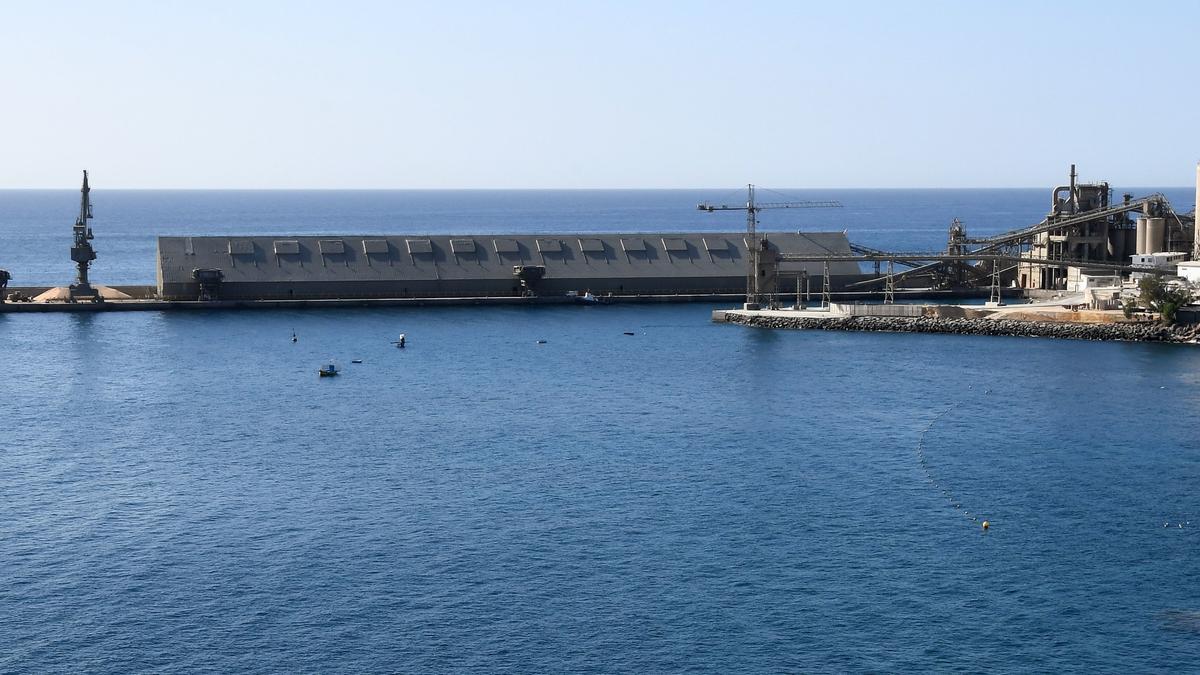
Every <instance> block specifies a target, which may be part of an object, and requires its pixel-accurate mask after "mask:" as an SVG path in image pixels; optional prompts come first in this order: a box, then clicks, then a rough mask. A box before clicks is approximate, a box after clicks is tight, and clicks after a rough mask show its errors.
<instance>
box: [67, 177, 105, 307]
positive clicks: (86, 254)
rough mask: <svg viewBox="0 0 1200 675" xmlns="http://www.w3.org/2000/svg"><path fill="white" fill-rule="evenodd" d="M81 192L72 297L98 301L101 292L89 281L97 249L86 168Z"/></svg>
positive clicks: (76, 227) (72, 249) (74, 248)
mask: <svg viewBox="0 0 1200 675" xmlns="http://www.w3.org/2000/svg"><path fill="white" fill-rule="evenodd" d="M79 192H80V198H79V217H78V218H76V219H75V227H74V234H75V241H74V243H73V244H72V246H71V260H74V261H75V264H76V265H78V267H79V274H78V278H77V279H76V282H75V283H74V284H71V288H70V299H71V301H72V302H77V301H79V300H89V301H92V302H97V301H99V300H100V294H99V293H97V292H96V290H95V289H94V288H92V286H91V284H89V283H88V265H90V264H92V261H93V260H95V259H96V250H95V249H93V248H92V244H91V241H92V239H93V238H94V237H93V236H92V228H90V227H88V224H87V221H88V220H90V219H91V218H92V198H91V192H92V189H91V188H90V187H88V174H87V170H86V169H85V170H84V172H83V187H82V188H80V190H79Z"/></svg>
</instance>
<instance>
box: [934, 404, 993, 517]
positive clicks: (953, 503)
mask: <svg viewBox="0 0 1200 675" xmlns="http://www.w3.org/2000/svg"><path fill="white" fill-rule="evenodd" d="M968 388H970V385H968ZM991 391H992V390H991V389H988V390H987V391H986V392H984V393H988V394H990V393H991ZM951 410H954V405H953V404H951V405H949V406H947V407H946V409H945V410H942V411H941V412H939V413H938V414H936V415H934V416H933V419H932V420H930V421H929V424H927V425H925V428H924V429H922V430H921V435H920V437H919V438H918V439H917V447H916V456H917V463H918V464H920V465H921V470H922V471H923V472H924V473H925V480H926V481H928V482H929V484H930V485H932V486H933V487H934V488H936V489H938V490H940V491H941V493H942V497H944V498H945V499H946V501H947V502H948V503H949V505H950V508H952V509H954V510H955V511H958V512H959V514H960V515H962V516H963V517H964V518H968V519H970V520H971V521H972V522H976V523H978V522H980V518H979V516H978V515H976V514H974V513H972V512H971V511H969V510H967V508H966V507H965V506H963V504H962V500H960V499H959V498H958V497H956V496H955V495H954V493H953V492H951V491H950V489H949V488H946V487H942V485H941V483H939V482H938V480H937V479H936V478H935V477H934V475H933V471H932V470H931V469H930V468H929V462H928V461H926V458H925V436H926V435H927V434H928V433H929V432H930V431H932V430H933V425H935V424H937V422H938V421H939V420H940V419H941V418H942V417H945V416H946V415H948V414H950V411H951ZM991 526H992V524H991V521H988V520H984V521H983V522H982V524H981V527H982V529H983V530H984V531H985V532H986V531H987V530H989V529H990V528H991Z"/></svg>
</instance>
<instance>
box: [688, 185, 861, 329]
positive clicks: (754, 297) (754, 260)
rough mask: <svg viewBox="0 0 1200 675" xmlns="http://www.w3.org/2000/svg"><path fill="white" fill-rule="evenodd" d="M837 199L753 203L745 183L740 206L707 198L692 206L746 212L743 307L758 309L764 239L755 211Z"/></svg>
mask: <svg viewBox="0 0 1200 675" xmlns="http://www.w3.org/2000/svg"><path fill="white" fill-rule="evenodd" d="M840 207H841V203H840V202H837V201H833V200H826V201H792V202H763V203H756V202H755V201H754V185H753V184H750V185H747V186H746V204H745V205H742V206H728V205H725V204H720V205H716V204H710V203H708V202H700V204H698V205H697V206H696V208H697V209H698V210H700V211H708V212H709V213H712V212H713V211H745V212H746V252H747V270H746V309H758V308H759V307H760V306H761V305H762V295H763V293H762V288H761V284H760V277H761V276H762V273H763V271H762V269H761V264H760V262H759V261H760V260H761V258H762V250H761V248H760V247H761V245H765V244H766V240H765V239H764V240H762V241H761V243H760V241H759V238H758V230H757V226H758V212H759V211H763V210H766V209H819V208H840Z"/></svg>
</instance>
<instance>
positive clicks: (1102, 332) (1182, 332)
mask: <svg viewBox="0 0 1200 675" xmlns="http://www.w3.org/2000/svg"><path fill="white" fill-rule="evenodd" d="M725 319H726V321H729V322H730V323H738V324H742V325H744V326H752V327H754V328H782V329H791V330H846V331H867V332H887V333H946V334H952V335H994V336H1006V337H1047V338H1060V339H1067V340H1122V341H1127V342H1178V343H1186V342H1193V343H1194V342H1196V341H1197V340H1198V339H1200V325H1191V326H1174V327H1166V326H1161V325H1158V324H1151V323H1066V322H1057V321H1019V320H1015V319H941V318H933V317H899V316H896V317H892V316H887V317H885V316H847V317H829V318H824V317H820V318H817V317H787V316H760V315H743V314H737V313H733V312H730V313H728V314H726V316H725Z"/></svg>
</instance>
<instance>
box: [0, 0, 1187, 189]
mask: <svg viewBox="0 0 1200 675" xmlns="http://www.w3.org/2000/svg"><path fill="white" fill-rule="evenodd" d="M1198 35H1200V3H1195V2H1185V1H1182V0H1180V1H1178V2H1153V1H1152V2H1142V3H1129V2H1124V3H1116V2H1097V1H1094V0H1093V1H1089V2H1074V1H1072V2H1053V3H1042V2H1022V1H1016V2H1013V1H1006V2H986V3H985V2H974V1H962V0H958V1H954V2H950V1H947V2H923V3H905V2H853V1H846V2H828V1H826V2H820V3H807V2H748V3H737V2H729V1H727V0H726V1H721V2H682V1H681V2H653V1H645V0H643V1H637V2H592V3H585V2H562V1H560V2H520V1H519V0H518V1H515V2H511V3H504V2H455V1H453V0H449V1H443V2H423V3H404V2H365V1H363V2H355V1H353V0H350V1H343V2H330V1H328V0H326V1H322V2H254V1H253V0H251V1H248V2H217V1H205V2H183V1H169V0H166V1H156V2H87V3H83V2H78V3H67V2H52V1H51V2H15V1H14V2H4V3H3V5H0V63H3V64H4V65H3V67H2V68H0V92H2V94H3V95H2V96H0V157H2V158H3V159H2V160H0V188H20V187H59V188H62V187H72V186H73V185H74V184H76V183H77V181H78V171H79V169H81V168H88V169H90V170H91V171H92V172H93V174H94V181H95V183H96V184H97V185H98V186H104V187H110V188H164V187H185V188H214V187H215V188H221V187H228V188H276V187H278V188H460V187H461V188H576V187H581V188H611V187H645V188H670V187H703V188H713V187H723V186H736V185H739V184H744V183H747V182H755V183H759V184H762V185H768V186H772V187H779V188H803V187H993V186H994V187H1024V186H1031V187H1032V186H1037V187H1042V186H1048V185H1052V184H1055V183H1057V182H1060V181H1061V180H1062V179H1063V178H1064V176H1065V173H1066V170H1067V165H1068V164H1070V163H1072V162H1075V163H1076V164H1078V165H1079V170H1080V173H1081V175H1082V177H1083V178H1084V179H1095V180H1100V179H1106V180H1109V181H1111V182H1113V183H1114V185H1117V186H1129V187H1133V186H1137V187H1161V186H1179V185H1190V184H1191V183H1192V181H1193V180H1194V176H1195V163H1196V161H1197V159H1200V133H1197V129H1198V128H1200V115H1198V114H1197V111H1198V108H1200V95H1198V93H1197V86H1196V82H1197V79H1198V71H1200V58H1198V56H1197V36H1198Z"/></svg>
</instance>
